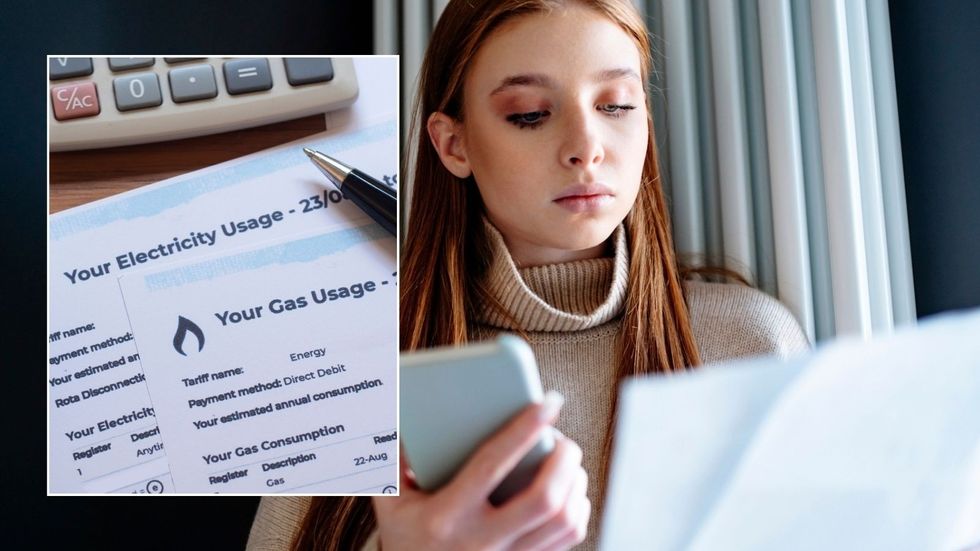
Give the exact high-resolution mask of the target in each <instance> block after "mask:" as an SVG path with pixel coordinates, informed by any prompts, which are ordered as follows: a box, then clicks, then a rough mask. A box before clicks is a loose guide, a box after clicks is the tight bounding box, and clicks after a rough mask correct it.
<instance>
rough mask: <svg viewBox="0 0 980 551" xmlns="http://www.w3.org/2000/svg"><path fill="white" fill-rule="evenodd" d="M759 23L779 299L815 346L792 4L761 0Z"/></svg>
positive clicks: (780, 0) (778, 0)
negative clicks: (775, 183)
mask: <svg viewBox="0 0 980 551" xmlns="http://www.w3.org/2000/svg"><path fill="white" fill-rule="evenodd" d="M759 22H760V27H761V34H762V63H763V65H764V66H765V71H764V79H765V100H766V129H767V130H768V138H769V139H768V146H769V174H770V181H772V182H778V183H779V185H774V186H772V217H773V226H774V228H775V231H774V232H773V233H774V235H773V237H774V241H775V247H776V277H777V280H778V283H779V297H780V299H782V301H783V302H784V303H785V304H786V306H788V307H789V309H790V310H791V311H792V312H793V313H794V314H795V315H796V318H797V320H799V322H800V325H801V326H802V327H803V330H804V331H805V332H806V334H807V336H808V337H809V338H810V340H811V341H812V340H815V338H816V333H815V329H814V319H813V301H812V294H813V286H812V285H811V282H810V243H809V240H808V238H807V221H806V193H805V190H804V180H803V151H802V144H801V143H800V118H799V101H798V98H797V92H796V59H795V57H794V56H795V53H794V47H793V21H792V14H791V12H790V4H789V0H761V1H760V2H759Z"/></svg>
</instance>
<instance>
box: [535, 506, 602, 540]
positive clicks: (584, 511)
mask: <svg viewBox="0 0 980 551" xmlns="http://www.w3.org/2000/svg"><path fill="white" fill-rule="evenodd" d="M576 509H577V511H578V512H577V514H576V515H575V520H574V521H573V523H572V524H573V526H572V528H571V529H569V530H567V531H566V532H565V533H564V534H563V535H562V536H561V537H559V538H558V539H556V540H554V541H551V542H549V543H547V544H545V545H544V546H543V547H542V548H541V549H543V550H547V551H559V550H565V549H568V548H570V547H573V546H575V545H578V544H580V543H582V542H583V541H585V532H586V529H588V527H589V516H590V515H591V514H592V503H591V502H590V501H589V500H588V498H584V499H582V500H580V501H579V502H578V506H577V507H576Z"/></svg>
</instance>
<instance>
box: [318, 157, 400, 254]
mask: <svg viewBox="0 0 980 551" xmlns="http://www.w3.org/2000/svg"><path fill="white" fill-rule="evenodd" d="M303 151H304V152H305V153H306V155H307V156H308V157H309V158H310V160H311V161H313V164H314V165H316V167H317V168H319V169H320V172H322V173H323V174H324V176H326V177H327V179H328V180H330V181H331V182H332V183H333V185H335V186H337V189H339V190H340V191H341V192H342V193H343V194H344V195H345V196H346V197H347V198H348V199H350V200H351V201H353V202H354V204H355V205H357V206H358V207H360V208H361V210H363V211H364V212H366V213H367V214H368V216H370V217H371V218H374V220H375V221H376V222H377V223H379V224H381V226H382V227H383V228H384V229H386V230H388V231H389V232H391V235H396V234H395V232H396V231H397V229H396V228H397V226H398V195H397V194H396V193H395V190H394V189H392V188H391V187H390V186H386V185H385V184H382V183H381V182H379V181H377V180H375V179H374V178H372V177H370V176H368V175H367V174H365V173H363V172H361V171H360V170H357V169H356V168H352V167H349V166H347V165H345V164H344V163H342V162H340V161H338V160H337V159H334V158H332V157H329V156H327V155H324V154H323V153H320V152H319V151H313V150H312V149H310V148H308V147H304V148H303Z"/></svg>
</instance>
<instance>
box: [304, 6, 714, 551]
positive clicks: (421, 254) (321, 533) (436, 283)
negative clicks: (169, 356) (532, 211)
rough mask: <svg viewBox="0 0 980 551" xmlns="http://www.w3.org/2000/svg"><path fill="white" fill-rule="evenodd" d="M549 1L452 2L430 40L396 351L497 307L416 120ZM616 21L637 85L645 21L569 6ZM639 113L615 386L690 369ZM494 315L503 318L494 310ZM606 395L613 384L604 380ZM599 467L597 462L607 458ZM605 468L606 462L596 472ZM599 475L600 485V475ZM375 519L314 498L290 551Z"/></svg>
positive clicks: (477, 243) (483, 257)
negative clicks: (639, 157)
mask: <svg viewBox="0 0 980 551" xmlns="http://www.w3.org/2000/svg"><path fill="white" fill-rule="evenodd" d="M566 3H568V2H565V1H561V0H503V1H500V0H453V1H451V2H450V3H449V5H448V6H446V9H445V11H444V12H443V14H442V16H441V17H440V18H439V22H438V24H437V25H436V27H435V30H434V31H433V33H432V37H431V40H430V43H429V48H428V50H427V52H426V55H425V59H424V61H423V63H422V68H421V71H420V75H419V93H418V97H417V98H416V103H415V108H414V113H413V114H414V118H413V122H412V127H411V131H410V135H412V136H414V137H415V139H416V141H415V147H416V148H417V150H416V151H414V152H413V151H411V150H410V151H409V155H411V154H412V153H415V174H414V176H415V177H414V180H413V181H414V189H413V193H412V200H411V206H410V208H411V210H410V215H409V225H408V232H407V239H406V240H405V242H404V244H403V246H402V253H401V262H400V267H399V272H400V273H399V286H400V289H401V295H400V297H401V298H400V303H401V304H400V306H401V313H400V325H399V339H400V348H401V349H402V350H416V349H422V348H430V347H434V346H442V345H462V344H465V343H466V342H468V341H469V340H470V337H471V333H472V327H471V326H470V324H469V323H468V322H469V320H472V319H474V316H475V314H476V312H477V309H478V308H481V307H484V306H485V305H490V307H492V308H496V309H498V310H501V311H502V310H503V307H502V306H501V305H500V304H499V302H497V301H496V300H495V299H494V298H493V297H492V296H491V295H490V293H489V292H488V290H487V287H486V284H485V281H484V278H483V275H484V274H485V273H486V270H487V268H488V262H489V257H490V255H489V254H488V251H489V243H488V238H487V236H486V234H485V232H484V228H483V224H482V216H483V213H484V205H483V201H482V200H481V198H480V195H479V192H478V190H477V188H476V185H475V183H474V182H473V181H472V177H468V178H466V179H460V178H457V177H456V176H454V175H453V174H452V173H450V172H449V171H448V170H447V169H446V168H445V167H444V166H443V164H442V162H441V160H440V159H439V156H438V154H437V153H436V151H435V149H434V148H433V147H432V146H431V144H430V143H429V139H428V134H427V131H426V121H427V120H428V118H429V115H431V114H432V113H435V112H442V113H445V114H447V115H449V116H451V117H453V118H455V119H457V120H462V116H463V82H464V79H465V78H466V71H467V68H468V66H469V65H470V62H471V61H472V59H473V57H474V56H475V55H476V53H477V51H478V50H479V48H480V46H481V45H482V44H483V43H484V42H485V41H486V40H487V38H488V37H489V36H490V34H491V33H492V32H493V31H494V30H495V29H497V28H498V27H499V26H500V25H501V24H502V23H503V22H505V21H507V20H510V19H512V18H514V17H519V16H521V15H525V14H531V13H540V12H548V11H551V10H555V9H558V8H561V7H562V6H563V5H565V4H566ZM574 3H578V4H582V5H585V6H587V7H588V8H590V9H593V10H595V11H596V12H598V13H600V14H602V15H603V16H605V17H607V18H609V19H610V20H611V21H613V22H614V23H616V24H618V25H619V26H620V27H621V28H622V30H623V31H624V32H626V34H627V35H629V36H630V38H632V39H633V41H634V43H635V44H636V47H637V50H638V51H639V52H640V58H641V70H642V75H641V76H642V78H643V81H644V82H648V77H649V74H650V67H651V64H652V61H651V58H650V54H649V52H650V42H649V37H648V35H647V30H646V25H645V24H644V23H643V20H642V18H641V17H640V15H639V14H638V13H637V12H636V10H635V8H634V7H633V6H632V5H631V4H630V3H629V1H628V0H576V1H575V2H574ZM650 112H651V110H650V109H647V113H648V114H647V127H648V128H649V139H648V140H647V151H646V159H645V161H644V164H643V173H642V182H641V185H640V191H639V193H638V195H637V198H636V202H635V203H634V205H633V208H632V209H631V210H630V212H629V214H628V215H627V216H626V220H625V226H626V230H627V235H628V238H629V239H628V241H629V254H630V266H629V284H628V287H627V297H626V304H625V311H624V314H623V319H622V329H621V331H620V338H619V342H618V346H619V347H620V362H619V366H618V368H617V372H616V382H617V383H618V382H620V381H622V380H623V379H624V378H626V377H631V376H636V375H643V374H650V373H669V372H674V371H679V370H683V369H685V368H686V367H689V366H696V365H698V364H699V363H700V358H699V356H698V350H697V346H696V344H695V341H694V335H693V333H692V330H691V324H690V319H689V316H688V311H687V306H686V304H685V301H684V294H683V289H682V287H681V274H680V270H679V268H678V266H677V260H676V258H675V255H674V246H673V242H672V240H671V232H670V222H669V217H668V211H667V207H666V203H665V201H664V195H663V190H662V189H661V180H660V168H659V165H658V163H657V153H656V149H655V144H656V141H655V139H654V135H653V129H654V126H653V119H652V115H650ZM502 313H503V314H504V315H507V312H504V311H502ZM616 387H617V388H618V384H617V385H616ZM617 402H618V394H617V395H616V396H614V399H613V416H612V418H611V419H610V421H609V426H608V428H607V431H606V440H605V445H604V450H603V453H604V457H606V458H608V457H609V455H610V452H611V450H612V435H613V430H612V429H613V426H614V424H615V411H616V404H617ZM603 464H605V465H607V466H608V461H604V462H603ZM607 468H608V467H607ZM599 474H600V478H599V480H600V484H603V485H604V484H605V479H606V474H607V473H606V470H605V469H604V471H603V472H602V473H599ZM375 524H376V521H375V519H374V515H373V511H372V508H371V504H370V499H369V498H366V497H341V498H314V499H313V502H312V504H311V506H310V510H309V512H308V513H307V516H306V518H305V520H304V522H303V525H302V528H301V530H300V532H299V533H298V534H297V536H296V538H295V540H294V542H293V548H294V549H296V550H299V549H314V548H315V549H326V550H330V551H333V550H346V549H354V548H358V547H360V546H361V545H362V544H363V542H364V540H365V539H366V538H367V537H368V535H369V534H370V532H371V530H372V529H373V528H374V526H375Z"/></svg>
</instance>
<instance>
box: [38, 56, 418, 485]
mask: <svg viewBox="0 0 980 551" xmlns="http://www.w3.org/2000/svg"><path fill="white" fill-rule="evenodd" d="M47 62H48V82H47V89H48V94H49V96H50V97H49V98H48V99H49V115H48V138H49V139H48V144H49V151H50V154H49V167H50V168H49V218H48V256H49V258H48V266H49V272H48V290H49V304H50V308H49V312H48V318H49V322H48V377H47V386H48V389H47V390H48V427H49V438H48V461H49V463H48V493H49V494H215V493H221V494H225V493H229V494H251V495H264V494H273V493H276V494H279V493H285V494H303V495H310V494H327V495H384V494H392V493H397V492H398V471H397V464H398V441H397V437H398V433H397V408H396V400H397V395H398V393H397V388H398V384H397V319H396V318H397V315H396V313H397V305H398V286H397V277H398V273H397V272H398V270H397V260H396V237H397V235H396V234H397V228H398V215H397V213H398V198H397V182H398V135H399V134H398V128H399V125H398V112H399V107H398V102H399V97H398V58H397V57H396V56H364V57H309V56H307V57H286V58H283V57H247V58H246V57H215V56H196V55H188V56H181V57H162V56H152V55H148V56H144V57H99V56H78V55H70V56H54V55H52V56H49V57H48V60H47Z"/></svg>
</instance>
